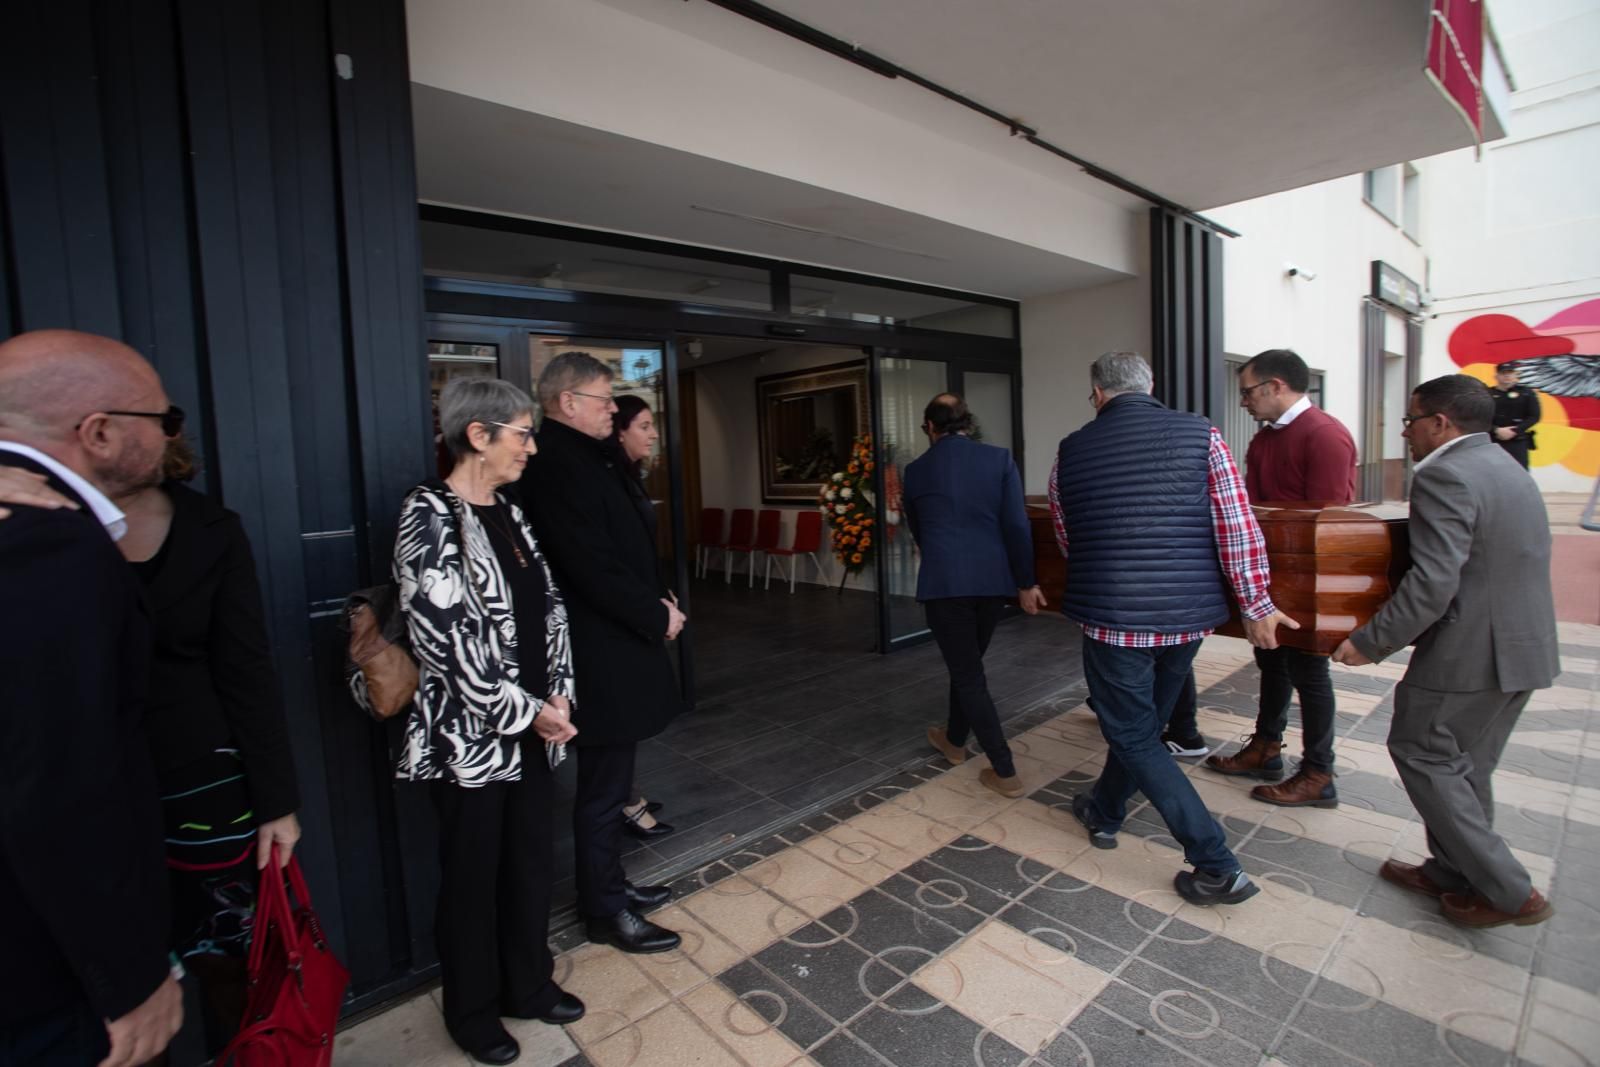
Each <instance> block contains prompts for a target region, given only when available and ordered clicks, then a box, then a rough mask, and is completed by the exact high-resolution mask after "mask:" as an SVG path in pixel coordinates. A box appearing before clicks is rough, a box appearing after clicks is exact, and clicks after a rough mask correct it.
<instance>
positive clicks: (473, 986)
mask: <svg viewBox="0 0 1600 1067" xmlns="http://www.w3.org/2000/svg"><path fill="white" fill-rule="evenodd" d="M551 780H552V779H551V772H550V765H549V763H547V762H546V760H545V755H544V746H543V745H542V744H540V743H539V742H538V740H537V738H535V739H534V740H533V741H532V742H531V743H529V742H524V744H523V756H522V778H521V779H520V780H518V781H515V782H491V783H490V784H488V785H483V786H478V787H477V788H473V789H469V788H466V787H464V786H461V785H458V784H456V782H455V781H454V780H449V781H436V782H433V783H431V784H430V788H431V789H432V796H433V804H434V808H435V809H436V810H437V811H438V813H439V866H440V875H441V877H440V882H439V903H438V909H437V911H436V912H435V917H434V938H435V940H436V942H437V944H438V951H439V969H440V972H441V975H442V977H443V979H444V1020H445V1027H446V1028H447V1029H448V1030H449V1031H450V1036H451V1037H453V1038H455V1040H456V1043H457V1044H459V1045H462V1046H463V1047H466V1048H474V1047H479V1046H481V1045H483V1044H487V1043H490V1042H492V1041H495V1040H499V1039H500V1037H501V1035H502V1034H504V1032H505V1031H504V1028H503V1027H502V1026H501V1023H500V1017H501V1016H502V1015H508V1014H513V1013H514V1014H517V1015H539V1014H543V1013H544V1012H546V1011H548V1010H550V1008H552V1007H554V1006H555V1003H556V1000H557V999H558V998H559V997H560V996H561V989H560V987H559V986H557V985H556V984H555V982H554V981H552V980H551V977H550V976H551V973H552V972H553V970H554V966H555V965H554V961H553V960H552V958H551V956H550V945H549V940H548V938H549V932H550V872H551V843H550V803H551V788H550V785H551Z"/></svg>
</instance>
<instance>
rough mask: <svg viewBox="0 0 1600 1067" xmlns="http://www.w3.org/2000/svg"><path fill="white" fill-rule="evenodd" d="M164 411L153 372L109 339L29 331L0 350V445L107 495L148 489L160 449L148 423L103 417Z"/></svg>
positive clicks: (157, 433) (155, 429)
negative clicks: (36, 456)
mask: <svg viewBox="0 0 1600 1067" xmlns="http://www.w3.org/2000/svg"><path fill="white" fill-rule="evenodd" d="M169 403H170V401H169V400H168V399H167V394H166V391H165V390H164V389H162V388H161V378H160V376H159V375H157V374H156V370H155V368H154V367H152V366H151V365H150V364H149V362H148V361H147V360H146V359H145V358H144V357H143V356H141V355H139V353H137V352H135V351H134V350H133V349H131V348H129V347H128V346H127V345H125V344H123V343H121V342H120V341H114V340H112V339H111V338H109V337H99V336H96V335H95V334H91V333H80V332H78V331H76V330H35V331H33V332H31V333H24V334H19V335H17V336H16V337H13V338H11V339H10V340H9V341H5V342H0V439H5V440H8V441H16V442H18V443H21V444H25V445H31V446H33V447H34V448H37V449H39V450H40V451H41V452H44V453H46V454H48V455H51V456H53V457H55V458H56V459H58V460H60V461H61V462H62V463H64V464H66V465H67V466H68V467H71V468H72V469H73V470H75V471H77V472H78V473H79V474H82V475H83V476H84V477H86V478H88V479H89V480H90V481H92V482H94V483H95V484H96V485H98V486H99V487H100V489H101V490H102V491H103V492H106V493H107V494H108V495H116V494H118V493H121V492H126V491H128V490H129V489H130V488H135V487H137V486H138V485H140V484H147V483H149V482H150V479H151V476H152V473H151V472H152V471H155V472H159V470H160V457H161V453H162V451H163V449H164V446H165V443H166V439H165V437H164V436H163V435H162V433H161V428H160V423H159V422H157V421H156V420H155V419H147V418H129V417H124V416H111V415H109V414H108V413H109V412H113V411H138V412H160V411H164V410H166V408H167V406H168V404H169ZM152 460H153V461H152ZM157 480H158V481H159V478H158V479H157Z"/></svg>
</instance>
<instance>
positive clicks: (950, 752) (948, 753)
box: [928, 726, 967, 763]
mask: <svg viewBox="0 0 1600 1067" xmlns="http://www.w3.org/2000/svg"><path fill="white" fill-rule="evenodd" d="M928 743H929V744H930V745H932V746H933V747H934V748H936V749H938V750H939V752H940V754H941V755H943V756H944V758H945V759H947V760H949V761H950V762H951V763H965V762H967V750H966V749H964V748H962V747H960V746H959V745H952V744H951V743H950V738H948V737H946V736H945V732H944V727H943V726H930V727H928Z"/></svg>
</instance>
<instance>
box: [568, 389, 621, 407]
mask: <svg viewBox="0 0 1600 1067" xmlns="http://www.w3.org/2000/svg"><path fill="white" fill-rule="evenodd" d="M567 392H569V393H571V394H572V395H573V396H586V397H588V398H589V399H590V400H604V401H605V402H606V403H607V404H614V403H616V402H617V398H616V397H615V396H613V395H612V394H610V393H586V392H584V391H583V390H582V389H568V390H567Z"/></svg>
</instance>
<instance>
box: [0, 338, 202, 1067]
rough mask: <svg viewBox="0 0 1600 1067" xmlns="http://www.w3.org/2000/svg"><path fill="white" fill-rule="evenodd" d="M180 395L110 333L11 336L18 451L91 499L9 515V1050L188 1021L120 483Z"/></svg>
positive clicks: (5, 550)
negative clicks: (172, 929) (176, 959)
mask: <svg viewBox="0 0 1600 1067" xmlns="http://www.w3.org/2000/svg"><path fill="white" fill-rule="evenodd" d="M169 407H170V402H169V401H168V399H167V394H166V392H165V391H164V390H163V389H162V387H161V379H160V378H159V377H158V376H157V375H156V372H155V369H154V368H153V367H151V366H150V364H148V363H146V362H145V361H144V360H143V359H142V358H141V357H140V356H139V355H138V353H136V352H134V351H133V350H132V349H130V348H128V347H126V346H125V345H122V344H119V343H117V342H115V341H112V340H109V339H107V338H104V337H94V336H91V335H89V334H81V333H75V332H72V331H67V330H48V331H37V332H34V333H28V334H22V335H20V336H18V337H14V338H12V339H11V340H9V341H6V342H5V343H4V344H0V465H5V466H8V467H18V468H21V469H23V470H27V471H31V472H33V473H35V474H39V475H43V476H44V478H45V480H46V484H48V486H49V487H50V488H51V489H53V490H55V491H56V492H57V493H60V494H61V495H63V496H65V497H67V498H68V499H69V500H71V501H72V502H73V503H74V504H75V505H76V508H75V509H69V508H63V509H59V510H52V509H49V508H45V507H31V506H18V507H15V508H14V513H13V514H12V515H11V517H10V518H8V519H7V520H6V521H5V522H4V523H0V589H3V590H4V591H5V598H6V608H5V610H4V611H0V960H4V961H5V965H4V966H3V967H0V1063H4V1064H6V1065H8V1067H10V1065H13V1064H15V1065H23V1064H27V1065H32V1064H39V1065H43V1064H52V1065H55V1064H63V1065H79V1064H82V1065H85V1067H93V1065H96V1064H101V1063H102V1062H103V1063H104V1064H105V1065H107V1067H131V1065H134V1064H141V1063H144V1062H146V1061H147V1060H149V1059H151V1058H152V1057H154V1056H155V1055H157V1054H159V1053H160V1052H161V1051H162V1050H163V1049H164V1048H165V1047H166V1045H167V1042H168V1041H170V1040H171V1038H172V1035H173V1034H174V1033H176V1032H177V1029H178V1026H179V1024H180V1023H181V1021H182V1018H183V1000H182V994H181V992H180V991H179V988H178V983H177V981H176V980H175V978H174V975H173V970H174V968H173V967H172V966H171V965H170V963H169V958H168V954H167V935H168V930H169V926H168V914H167V872H166V862H165V854H164V850H163V846H162V824H161V808H160V800H159V797H158V789H157V787H156V780H155V772H154V768H153V765H152V762H151V758H150V746H149V744H148V742H147V741H146V739H145V736H144V733H143V730H142V727H141V722H140V720H141V719H142V717H143V710H144V698H145V693H146V688H147V672H148V669H149V656H150V630H149V624H148V621H147V619H146V618H145V614H144V611H143V609H142V608H141V606H140V593H139V588H138V584H137V580H136V579H135V577H134V574H133V571H132V569H131V568H129V567H128V565H127V563H126V562H125V561H124V560H123V558H122V556H121V554H120V553H118V551H117V549H116V546H115V544H114V543H113V541H114V539H115V538H118V537H120V536H121V535H122V533H123V532H124V531H125V530H126V523H125V521H124V518H123V515H122V512H121V511H120V510H118V509H117V507H116V505H114V504H113V503H112V502H111V499H110V498H111V497H112V496H115V495H117V494H119V493H125V492H128V491H130V490H133V489H137V488H140V487H142V486H148V485H156V484H159V483H160V481H161V457H162V453H163V451H164V450H165V446H166V436H165V434H164V432H163V429H164V427H165V426H166V425H168V424H169V422H170V421H172V419H173V417H174V415H173V414H169V412H168V409H169Z"/></svg>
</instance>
